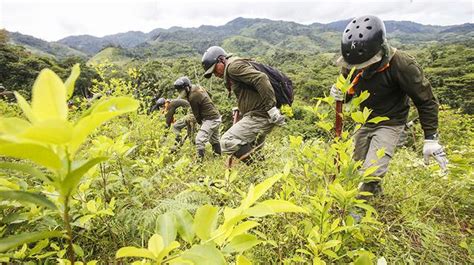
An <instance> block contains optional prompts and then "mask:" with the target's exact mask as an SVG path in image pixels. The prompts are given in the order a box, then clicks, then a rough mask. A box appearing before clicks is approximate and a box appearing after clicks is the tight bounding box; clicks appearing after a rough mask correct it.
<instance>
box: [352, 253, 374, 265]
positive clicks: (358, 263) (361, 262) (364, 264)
mask: <svg viewBox="0 0 474 265" xmlns="http://www.w3.org/2000/svg"><path fill="white" fill-rule="evenodd" d="M354 265H372V261H371V259H370V255H369V254H368V253H366V252H364V253H362V254H361V255H360V256H359V257H358V258H357V259H356V260H355V261H354Z"/></svg>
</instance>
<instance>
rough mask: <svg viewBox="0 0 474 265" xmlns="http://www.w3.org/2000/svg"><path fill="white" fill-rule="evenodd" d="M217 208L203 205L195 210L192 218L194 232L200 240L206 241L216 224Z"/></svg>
mask: <svg viewBox="0 0 474 265" xmlns="http://www.w3.org/2000/svg"><path fill="white" fill-rule="evenodd" d="M217 211H218V208H217V207H214V206H212V205H204V206H201V207H199V208H198V209H197V211H196V215H195V216H194V225H193V228H194V231H196V235H197V236H198V237H199V238H200V239H201V240H208V239H209V238H210V237H211V233H212V231H214V230H215V227H216V224H217Z"/></svg>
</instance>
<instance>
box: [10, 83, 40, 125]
mask: <svg viewBox="0 0 474 265" xmlns="http://www.w3.org/2000/svg"><path fill="white" fill-rule="evenodd" d="M13 93H14V94H15V97H16V102H17V104H18V106H19V107H20V108H21V110H22V111H23V114H24V115H25V116H26V118H27V119H28V120H29V121H30V122H33V123H34V122H36V117H35V115H34V114H33V110H31V106H30V105H29V104H28V102H26V99H25V98H24V97H23V96H22V95H20V94H19V93H18V92H16V91H15V92H13Z"/></svg>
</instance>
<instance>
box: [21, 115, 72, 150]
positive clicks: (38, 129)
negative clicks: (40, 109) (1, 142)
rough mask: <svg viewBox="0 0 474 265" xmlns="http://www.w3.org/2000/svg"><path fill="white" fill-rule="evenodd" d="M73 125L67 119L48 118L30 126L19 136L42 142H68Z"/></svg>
mask: <svg viewBox="0 0 474 265" xmlns="http://www.w3.org/2000/svg"><path fill="white" fill-rule="evenodd" d="M72 133H73V127H72V125H71V123H70V122H68V121H66V120H52V119H51V120H47V121H40V122H37V123H35V124H34V125H33V126H29V127H28V128H26V129H25V130H24V131H23V132H22V133H20V134H19V135H18V136H19V137H22V138H26V139H28V140H33V141H37V142H40V143H51V144H58V145H60V144H66V143H68V142H69V141H71V137H72Z"/></svg>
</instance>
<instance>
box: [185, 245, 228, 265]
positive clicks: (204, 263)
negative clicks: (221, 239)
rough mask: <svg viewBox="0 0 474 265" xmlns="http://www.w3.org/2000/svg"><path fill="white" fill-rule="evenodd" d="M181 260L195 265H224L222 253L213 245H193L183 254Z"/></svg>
mask: <svg viewBox="0 0 474 265" xmlns="http://www.w3.org/2000/svg"><path fill="white" fill-rule="evenodd" d="M181 258H183V259H185V260H189V261H192V262H193V263H194V264H195V265H209V264H213V265H223V264H226V262H225V259H224V256H223V255H222V253H221V252H220V251H219V250H218V249H217V248H216V247H215V246H213V245H211V244H207V245H194V246H193V247H192V248H191V249H189V250H187V251H185V252H183V254H181Z"/></svg>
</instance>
